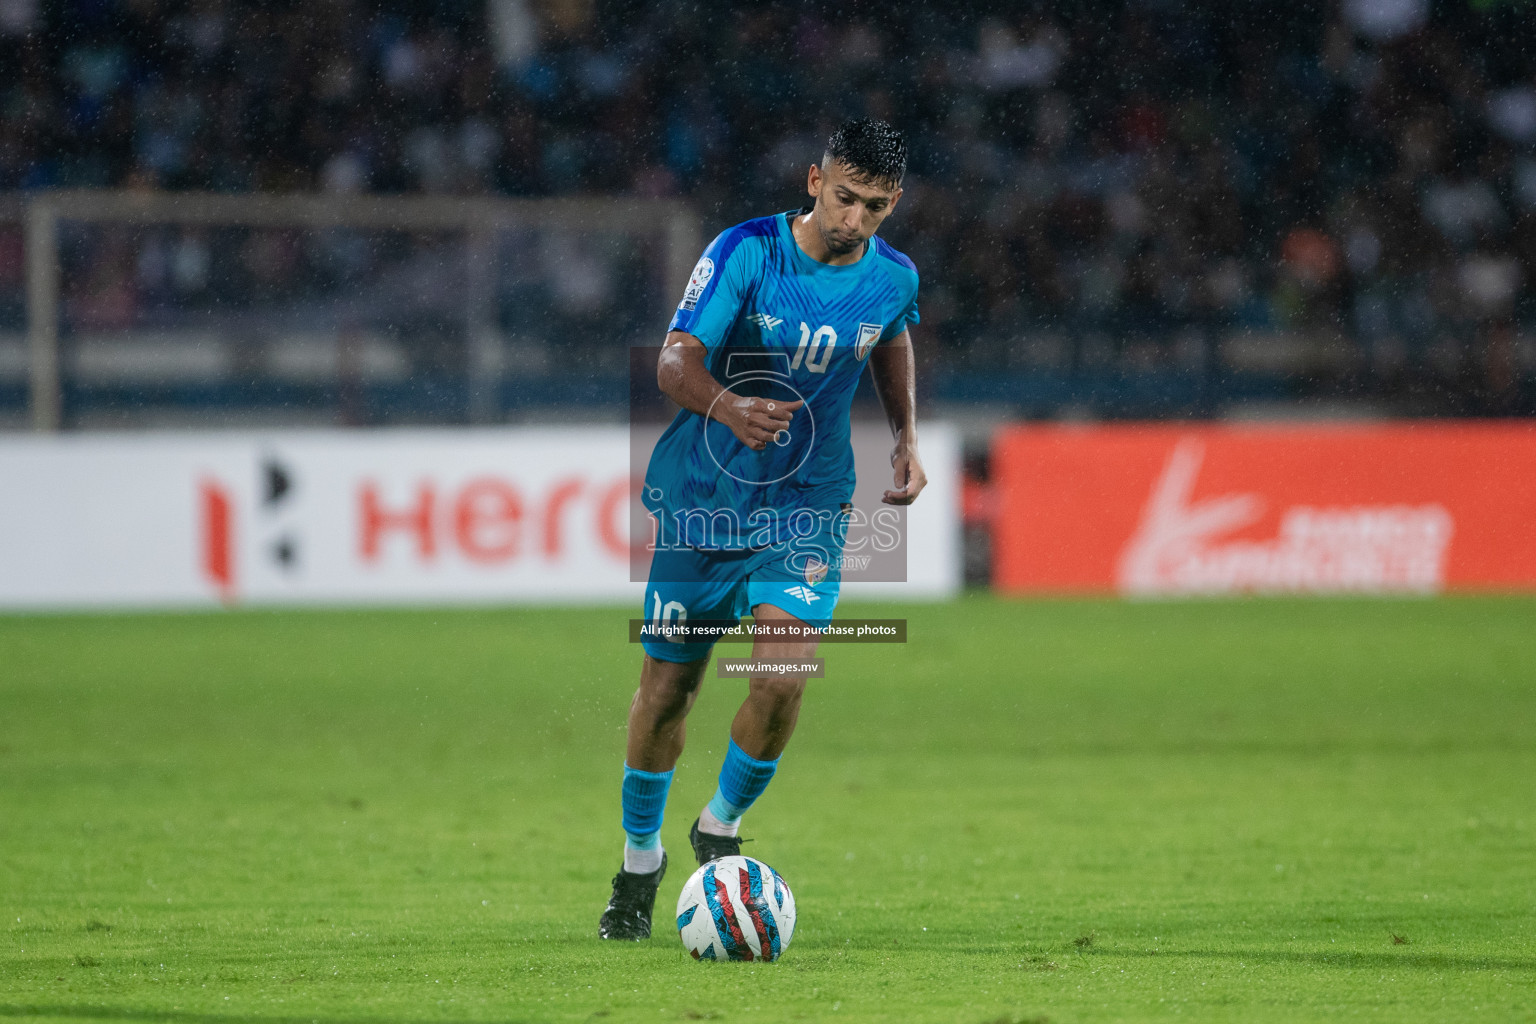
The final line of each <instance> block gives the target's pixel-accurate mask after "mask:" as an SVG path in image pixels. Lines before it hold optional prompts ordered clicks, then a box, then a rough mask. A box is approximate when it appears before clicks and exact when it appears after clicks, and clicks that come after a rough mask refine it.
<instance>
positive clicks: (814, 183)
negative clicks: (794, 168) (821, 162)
mask: <svg viewBox="0 0 1536 1024" xmlns="http://www.w3.org/2000/svg"><path fill="white" fill-rule="evenodd" d="M805 191H806V193H807V194H808V195H813V196H819V195H821V168H820V167H818V166H816V165H815V164H811V169H810V170H809V171H808V172H806V175H805Z"/></svg>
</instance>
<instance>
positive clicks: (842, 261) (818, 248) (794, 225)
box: [789, 213, 869, 267]
mask: <svg viewBox="0 0 1536 1024" xmlns="http://www.w3.org/2000/svg"><path fill="white" fill-rule="evenodd" d="M814 216H815V214H814V213H802V214H800V215H799V216H797V217H793V218H791V219H790V222H789V233H790V234H791V235H793V236H794V239H795V244H796V245H798V246H799V247H800V251H801V252H803V253H805V254H806V255H807V256H809V257H810V258H811V259H813V260H815V261H816V262H817V263H825V264H827V265H828V266H831V267H846V266H848V265H849V264H850V263H857V262H859V260H861V259H863V258H864V251H865V250H866V249H868V248H869V242H868V240H865V242H864V244H863V245H861V246H859V247H858V248H857V249H855V250H854V251H853V252H849V253H841V254H836V253H833V252H832V250H831V249H828V248H827V243H826V240H825V239H823V238H822V237H821V232H820V231H817V230H816V225H815V224H813V223H811V218H812V217H814Z"/></svg>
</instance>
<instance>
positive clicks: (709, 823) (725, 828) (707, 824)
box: [699, 804, 741, 836]
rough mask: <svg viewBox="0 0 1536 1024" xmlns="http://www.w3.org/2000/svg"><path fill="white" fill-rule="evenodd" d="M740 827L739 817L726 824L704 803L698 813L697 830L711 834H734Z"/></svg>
mask: <svg viewBox="0 0 1536 1024" xmlns="http://www.w3.org/2000/svg"><path fill="white" fill-rule="evenodd" d="M739 828H741V819H740V818H737V819H736V820H735V821H733V822H731V823H730V824H726V823H725V822H723V821H721V820H720V819H719V818H717V817H715V816H714V815H713V814H712V813H710V810H709V805H708V804H705V805H704V810H703V811H701V812H700V813H699V831H700V832H708V833H709V834H710V835H712V836H735V835H736V830H737V829H739Z"/></svg>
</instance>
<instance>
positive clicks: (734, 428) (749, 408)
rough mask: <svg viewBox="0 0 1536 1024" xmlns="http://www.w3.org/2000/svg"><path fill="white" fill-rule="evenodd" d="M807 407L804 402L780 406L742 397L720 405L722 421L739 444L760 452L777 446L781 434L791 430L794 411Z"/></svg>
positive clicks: (764, 399)
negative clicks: (776, 442)
mask: <svg viewBox="0 0 1536 1024" xmlns="http://www.w3.org/2000/svg"><path fill="white" fill-rule="evenodd" d="M804 404H805V400H804V399H800V400H798V401H794V402H781V401H777V400H775V399H771V398H751V397H748V396H746V395H740V396H736V397H734V398H731V399H728V400H726V401H723V402H721V403H720V407H721V413H722V415H721V416H720V417H719V419H720V422H722V423H724V424H725V425H726V426H727V427H730V428H731V433H733V434H735V435H736V438H737V440H739V441H740V442H741V443H742V444H744V445H746V446H747V447H748V448H750V449H752V450H753V451H755V452H760V451H762V450H763V449H765V448H767V447H768V446H769V445H770V444H772V443H773V442H774V438H775V437H777V436H778V434H779V431H781V430H785V429H787V428H788V427H789V421H790V419H791V418H792V417H793V416H794V414H795V410H796V409H798V408H800V407H801V406H802V405H804Z"/></svg>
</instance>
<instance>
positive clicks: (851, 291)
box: [644, 213, 918, 550]
mask: <svg viewBox="0 0 1536 1024" xmlns="http://www.w3.org/2000/svg"><path fill="white" fill-rule="evenodd" d="M793 216H795V215H794V214H793V213H785V214H777V215H775V216H772V217H761V218H758V219H757V220H749V221H747V222H745V223H743V224H738V225H736V226H735V227H733V228H729V229H727V230H726V231H724V232H722V233H721V234H720V236H719V237H718V238H716V239H715V240H714V242H712V243H711V244H710V246H709V248H708V249H706V250H705V251H704V256H703V257H702V258H701V259H700V260H699V262H698V265H697V266H696V267H694V270H693V275H692V277H691V278H690V280H689V282H688V288H687V291H686V292H685V293H684V295H683V301H682V303H681V304H680V305H679V306H678V309H677V314H676V315H675V316H674V317H673V318H672V325H671V330H674V331H686V332H688V333H689V334H692V335H693V336H694V337H696V338H698V339H699V341H701V342H703V343H704V347H705V348H706V349H707V350H708V353H709V354H708V358H707V366H708V368H709V371H710V373H711V374H712V375H713V376H714V377H715V379H716V380H718V381H720V382H721V383H722V384H723V385H724V386H725V387H726V388H727V389H728V390H729V391H731V392H733V393H736V394H743V395H755V396H761V397H766V398H769V399H782V400H784V401H794V400H797V399H804V401H805V405H804V407H802V408H801V409H799V410H798V411H796V412H795V414H794V418H793V420H792V422H791V423H790V426H789V429H788V430H787V431H786V432H785V436H782V437H780V438H779V441H778V443H776V444H770V445H769V446H768V448H767V450H766V451H762V452H754V451H752V450H751V449H750V448H748V447H747V446H746V445H744V444H742V443H741V442H740V441H738V440H737V439H736V437H735V435H734V434H732V433H731V431H730V430H729V429H728V428H727V427H726V426H725V425H724V424H722V423H720V422H718V421H717V420H713V419H709V418H707V417H704V416H701V415H699V414H698V413H694V412H689V411H688V410H686V409H685V410H682V411H680V412H679V413H678V414H677V417H676V418H675V419H674V420H673V421H672V424H671V425H670V426H669V427H668V428H667V431H666V433H664V434H663V435H662V437H661V440H660V441H659V442H657V445H656V449H655V451H654V452H653V453H652V455H651V461H650V465H649V467H648V469H647V470H646V477H645V484H646V486H645V491H644V495H645V499H644V500H645V505H646V507H647V508H648V509H649V510H650V511H651V512H652V514H654V515H655V516H657V518H658V522H659V523H660V524H662V525H661V529H662V530H663V543H670V544H672V545H674V546H675V545H682V546H684V547H688V548H693V549H698V550H718V549H722V548H741V547H750V548H760V547H762V546H763V545H765V544H779V543H783V542H784V541H785V540H786V539H788V538H790V537H792V536H793V535H795V534H796V533H797V532H799V533H801V535H803V531H797V529H796V527H795V526H794V524H793V520H794V516H795V513H796V512H797V511H798V510H810V511H812V512H817V513H821V514H822V515H823V516H825V515H826V514H829V513H831V512H835V510H837V509H838V508H839V507H840V506H842V505H844V504H845V503H847V502H849V501H851V500H852V498H853V487H854V469H853V449H852V446H851V443H850V440H849V409H850V407H851V405H852V402H853V394H854V390H855V389H856V388H857V386H858V382H859V376H860V374H861V373H862V372H863V370H864V366H865V364H866V363H867V362H868V360H869V354H870V352H871V350H873V349H874V347H875V346H876V345H878V344H880V343H881V342H884V341H888V340H890V339H891V338H894V337H896V336H897V335H899V334H901V332H902V331H904V330H906V329H907V327H908V325H909V324H914V323H917V322H918V312H917V269H916V268H915V267H914V266H913V265H912V261H911V260H909V259H907V258H906V257H905V256H903V255H902V254H901V253H899V252H897V251H896V250H895V249H893V248H891V246H889V245H887V244H886V243H885V242H884V241H882V240H881V239H879V238H878V237H875V238H871V239H870V241H869V244H868V245H866V246H865V250H864V255H863V257H862V258H860V259H859V260H858V261H857V262H855V263H850V264H847V265H844V266H832V265H829V264H826V263H819V262H817V261H816V260H813V259H811V258H810V257H809V256H807V255H806V254H805V252H804V251H802V250H801V248H800V246H799V245H798V244H797V243H796V242H795V239H794V236H793V234H792V233H791V229H790V220H791V218H792V217H793Z"/></svg>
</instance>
